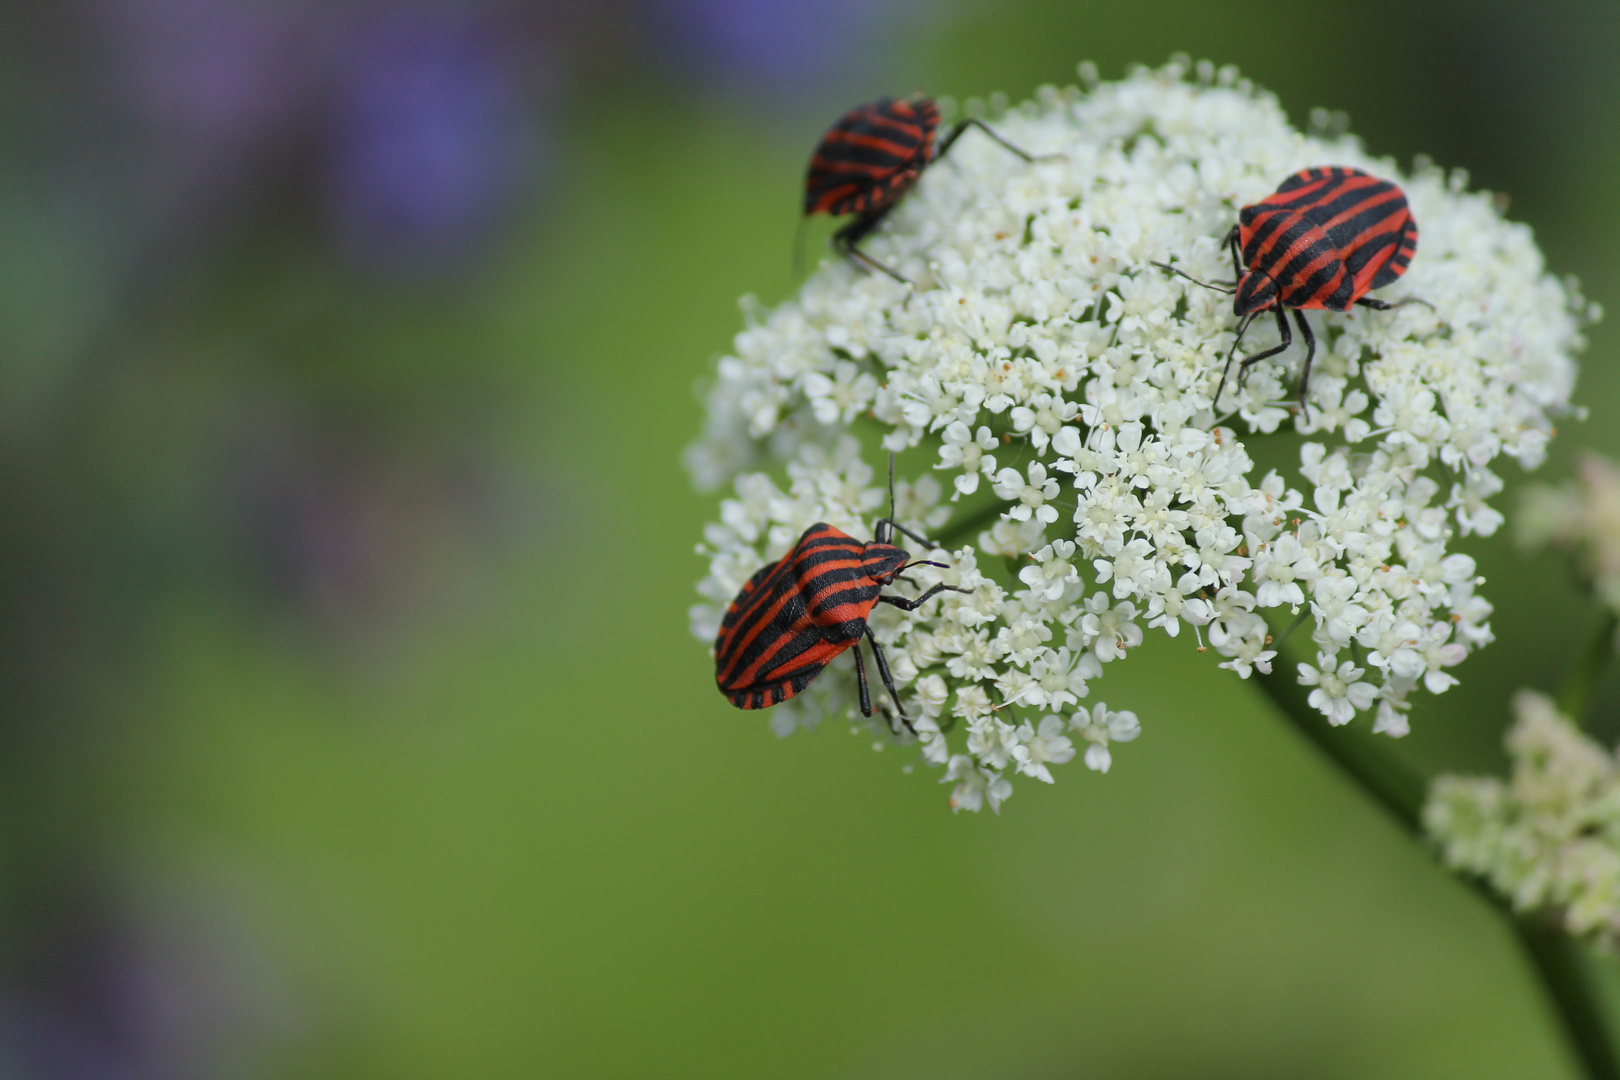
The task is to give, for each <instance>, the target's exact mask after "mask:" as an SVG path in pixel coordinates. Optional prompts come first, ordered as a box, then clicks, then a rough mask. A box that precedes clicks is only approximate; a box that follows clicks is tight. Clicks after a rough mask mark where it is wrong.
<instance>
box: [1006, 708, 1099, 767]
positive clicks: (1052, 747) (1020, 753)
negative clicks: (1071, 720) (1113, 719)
mask: <svg viewBox="0 0 1620 1080" xmlns="http://www.w3.org/2000/svg"><path fill="white" fill-rule="evenodd" d="M1017 739H1018V742H1017V743H1016V744H1015V745H1014V746H1013V748H1012V756H1013V760H1014V761H1016V762H1017V763H1018V771H1019V772H1020V773H1023V774H1024V775H1025V776H1033V777H1034V778H1035V779H1037V780H1040V781H1043V782H1045V783H1048V784H1050V783H1052V782H1053V781H1052V772H1051V770H1050V769H1048V768H1047V767H1046V766H1047V763H1048V762H1050V763H1051V764H1053V765H1062V764H1064V763H1066V762H1068V761H1069V760H1071V759H1072V758H1073V757H1074V743H1073V742H1072V741H1070V739H1069V737H1068V736H1066V735H1064V734H1063V719H1062V718H1061V717H1057V716H1050V715H1049V716H1046V717H1043V718H1042V719H1041V726H1040V728H1039V729H1037V728H1035V727H1032V726H1031V725H1030V723H1029V721H1027V720H1026V721H1024V723H1023V724H1021V725H1020V726H1019V728H1018V731H1017ZM1105 771H1106V770H1105Z"/></svg>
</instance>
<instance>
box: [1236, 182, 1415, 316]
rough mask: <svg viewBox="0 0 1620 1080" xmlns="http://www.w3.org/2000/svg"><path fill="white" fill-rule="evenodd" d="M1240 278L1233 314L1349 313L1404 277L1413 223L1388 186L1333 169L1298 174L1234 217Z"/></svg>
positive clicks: (1411, 249)
mask: <svg viewBox="0 0 1620 1080" xmlns="http://www.w3.org/2000/svg"><path fill="white" fill-rule="evenodd" d="M1238 245H1239V248H1240V250H1241V251H1242V260H1243V266H1244V267H1245V268H1246V273H1244V274H1242V275H1241V276H1240V279H1239V281H1238V291H1237V303H1236V305H1235V309H1236V312H1237V314H1240V315H1244V314H1248V313H1249V312H1253V311H1264V310H1265V309H1266V308H1269V307H1271V306H1272V305H1273V304H1278V305H1281V306H1282V307H1291V308H1317V309H1325V310H1328V311H1348V310H1349V309H1350V306H1351V305H1352V304H1354V303H1355V302H1356V301H1357V300H1359V299H1361V298H1362V297H1363V296H1365V295H1366V294H1367V293H1368V292H1369V291H1370V290H1372V289H1376V288H1380V287H1381V286H1384V285H1388V284H1389V283H1391V282H1392V281H1394V280H1395V279H1396V278H1398V277H1400V276H1401V275H1402V274H1403V273H1405V272H1406V267H1407V265H1408V264H1409V263H1410V262H1411V261H1412V256H1413V254H1414V253H1415V252H1416V251H1417V222H1416V221H1415V220H1414V219H1413V217H1412V212H1411V210H1410V209H1409V208H1408V206H1407V204H1406V195H1405V194H1404V193H1403V192H1402V191H1401V189H1400V188H1399V187H1397V186H1395V185H1394V184H1392V183H1390V182H1389V181H1388V180H1380V179H1378V178H1377V177H1375V176H1369V175H1368V174H1367V173H1364V172H1362V171H1361V170H1360V169H1351V168H1347V167H1345V166H1340V165H1333V166H1325V167H1317V168H1311V169H1302V170H1300V171H1299V172H1297V173H1295V174H1294V175H1293V176H1290V177H1289V178H1288V179H1287V180H1284V181H1283V182H1282V184H1281V186H1279V187H1278V188H1277V190H1276V192H1274V193H1273V194H1271V195H1268V196H1266V198H1264V199H1262V200H1260V201H1259V202H1257V203H1255V204H1253V205H1252V206H1245V207H1244V208H1243V209H1242V211H1240V213H1239V215H1238Z"/></svg>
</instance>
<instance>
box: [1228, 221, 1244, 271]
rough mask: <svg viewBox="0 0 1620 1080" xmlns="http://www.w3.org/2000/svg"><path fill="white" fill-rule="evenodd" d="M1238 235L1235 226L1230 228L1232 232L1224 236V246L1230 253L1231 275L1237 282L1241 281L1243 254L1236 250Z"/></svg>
mask: <svg viewBox="0 0 1620 1080" xmlns="http://www.w3.org/2000/svg"><path fill="white" fill-rule="evenodd" d="M1240 235H1241V234H1240V232H1239V230H1238V227H1237V226H1236V225H1234V226H1232V231H1231V232H1229V233H1227V234H1226V246H1227V247H1228V248H1230V249H1231V251H1232V273H1233V274H1234V275H1235V276H1236V278H1237V280H1238V281H1242V280H1243V253H1242V251H1240V250H1239V249H1238V237H1239V236H1240Z"/></svg>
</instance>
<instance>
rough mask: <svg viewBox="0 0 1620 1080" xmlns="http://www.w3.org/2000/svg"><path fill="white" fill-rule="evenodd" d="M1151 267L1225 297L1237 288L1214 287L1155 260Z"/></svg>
mask: <svg viewBox="0 0 1620 1080" xmlns="http://www.w3.org/2000/svg"><path fill="white" fill-rule="evenodd" d="M1153 265H1154V266H1157V267H1158V268H1159V269H1160V270H1168V271H1170V272H1171V273H1172V274H1175V275H1177V276H1178V277H1184V278H1186V279H1187V280H1188V281H1190V282H1192V283H1193V284H1194V285H1202V286H1203V287H1204V288H1206V289H1214V290H1215V291H1216V292H1218V293H1225V294H1226V295H1227V296H1231V295H1232V294H1233V293H1235V292H1236V291H1237V288H1236V287H1235V286H1234V287H1233V288H1230V289H1228V288H1227V287H1226V286H1225V285H1215V284H1212V283H1210V282H1208V281H1199V280H1198V279H1197V278H1195V277H1193V276H1192V275H1191V274H1189V273H1187V272H1186V271H1185V270H1177V269H1176V268H1175V267H1173V266H1171V265H1170V264H1169V263H1162V262H1159V261H1158V260H1157V259H1154V260H1153Z"/></svg>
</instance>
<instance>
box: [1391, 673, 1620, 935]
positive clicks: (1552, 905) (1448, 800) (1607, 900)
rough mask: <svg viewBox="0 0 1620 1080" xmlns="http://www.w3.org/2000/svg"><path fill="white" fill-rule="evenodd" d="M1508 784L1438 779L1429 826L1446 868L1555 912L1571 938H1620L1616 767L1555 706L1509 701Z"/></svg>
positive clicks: (1521, 698) (1619, 775) (1534, 697)
mask: <svg viewBox="0 0 1620 1080" xmlns="http://www.w3.org/2000/svg"><path fill="white" fill-rule="evenodd" d="M1513 708H1514V712H1515V713H1516V714H1517V716H1518V720H1517V722H1516V723H1515V724H1514V725H1513V727H1512V728H1511V729H1510V730H1509V732H1508V736H1507V749H1508V753H1509V754H1510V755H1512V757H1513V773H1512V778H1511V779H1510V780H1508V781H1507V782H1506V783H1503V782H1502V781H1501V780H1498V779H1496V778H1495V777H1463V776H1441V777H1439V778H1437V779H1436V780H1435V782H1434V784H1433V785H1432V786H1431V788H1430V791H1429V802H1428V805H1427V806H1426V807H1425V808H1424V812H1423V824H1424V828H1425V829H1426V830H1427V831H1428V833H1429V835H1430V837H1431V838H1433V839H1434V841H1435V842H1436V843H1437V844H1438V845H1439V847H1440V852H1441V857H1442V858H1443V859H1444V860H1445V862H1446V864H1447V865H1448V866H1451V867H1452V868H1454V869H1456V870H1461V871H1463V872H1465V873H1469V874H1474V875H1476V876H1478V877H1480V878H1483V879H1484V880H1485V881H1486V882H1488V883H1489V884H1490V886H1491V887H1492V888H1493V889H1494V890H1496V891H1497V892H1498V893H1500V894H1501V895H1502V896H1504V897H1506V898H1507V900H1508V901H1509V902H1510V903H1511V904H1512V905H1513V907H1514V909H1515V910H1518V911H1549V912H1552V913H1555V914H1557V915H1558V916H1559V917H1560V918H1561V920H1562V922H1563V924H1564V926H1565V927H1566V928H1567V929H1568V930H1569V931H1570V932H1571V933H1573V934H1580V935H1585V936H1587V937H1589V938H1591V939H1593V940H1594V941H1596V942H1597V943H1598V944H1602V945H1606V946H1609V947H1611V948H1612V947H1613V946H1614V944H1615V943H1616V941H1620V764H1617V763H1616V760H1615V755H1614V754H1611V753H1609V752H1608V751H1606V750H1605V749H1603V747H1601V746H1599V745H1598V744H1597V743H1595V742H1593V741H1592V740H1591V739H1588V738H1587V737H1586V736H1584V735H1582V734H1581V732H1580V730H1579V729H1578V728H1577V727H1576V726H1575V725H1574V724H1573V723H1571V722H1570V721H1569V720H1567V719H1566V718H1565V717H1563V716H1561V715H1559V713H1558V710H1557V708H1556V707H1555V706H1554V705H1553V703H1552V701H1551V700H1549V699H1548V698H1546V697H1544V696H1543V695H1541V694H1537V693H1534V692H1532V691H1529V690H1524V691H1520V693H1519V694H1518V695H1517V697H1515V698H1514V702H1513Z"/></svg>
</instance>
